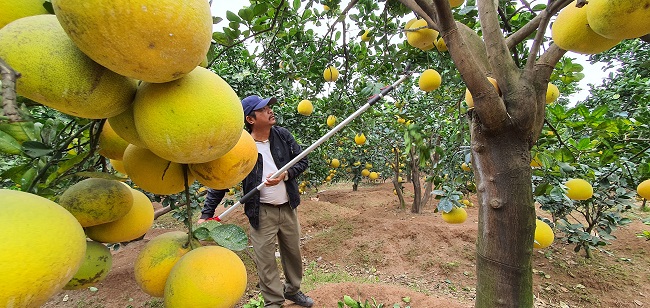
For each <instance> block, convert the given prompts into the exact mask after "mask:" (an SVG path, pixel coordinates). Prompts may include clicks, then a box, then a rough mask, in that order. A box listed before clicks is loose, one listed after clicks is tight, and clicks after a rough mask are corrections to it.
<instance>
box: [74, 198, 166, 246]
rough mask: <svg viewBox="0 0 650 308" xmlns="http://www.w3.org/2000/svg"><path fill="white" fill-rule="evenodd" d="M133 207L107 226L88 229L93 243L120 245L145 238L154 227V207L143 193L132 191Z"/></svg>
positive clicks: (106, 224)
mask: <svg viewBox="0 0 650 308" xmlns="http://www.w3.org/2000/svg"><path fill="white" fill-rule="evenodd" d="M130 190H131V193H132V194H133V206H132V207H131V210H130V211H129V212H128V213H126V215H124V217H122V218H120V219H118V220H116V221H113V222H109V223H105V224H101V225H97V226H92V227H88V228H86V235H87V236H88V238H90V239H92V240H93V241H97V242H102V243H120V242H128V241H132V240H135V239H137V238H139V237H141V236H143V235H144V234H145V233H147V231H148V230H149V228H151V225H153V215H154V214H153V205H152V204H151V200H149V197H147V195H145V194H144V193H143V192H141V191H138V190H135V189H132V188H131V189H130Z"/></svg>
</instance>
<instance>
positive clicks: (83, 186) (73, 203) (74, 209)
mask: <svg viewBox="0 0 650 308" xmlns="http://www.w3.org/2000/svg"><path fill="white" fill-rule="evenodd" d="M59 204H60V205H61V206H62V207H64V208H65V209H66V210H68V211H69V212H70V213H72V215H74V217H76V218H77V220H78V221H79V223H80V224H81V225H82V226H84V227H90V226H95V225H99V224H103V223H107V222H111V221H115V220H118V219H120V218H122V217H123V216H124V215H126V213H128V212H129V211H130V210H131V207H132V206H133V195H132V194H131V189H130V188H128V187H126V186H125V185H124V184H122V182H119V181H114V180H106V179H99V178H90V179H85V180H82V181H80V182H78V183H76V184H74V185H72V186H70V187H69V188H68V189H66V190H65V191H64V192H63V194H62V195H61V197H60V198H59Z"/></svg>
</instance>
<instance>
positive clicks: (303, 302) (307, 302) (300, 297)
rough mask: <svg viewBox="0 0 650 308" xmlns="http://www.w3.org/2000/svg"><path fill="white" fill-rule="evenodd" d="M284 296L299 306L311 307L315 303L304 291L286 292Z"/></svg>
mask: <svg viewBox="0 0 650 308" xmlns="http://www.w3.org/2000/svg"><path fill="white" fill-rule="evenodd" d="M284 298H285V299H288V300H290V301H292V302H294V303H296V304H297V305H298V306H303V307H311V306H313V305H314V300H313V299H311V297H309V296H307V295H305V293H302V291H298V293H296V294H287V293H284Z"/></svg>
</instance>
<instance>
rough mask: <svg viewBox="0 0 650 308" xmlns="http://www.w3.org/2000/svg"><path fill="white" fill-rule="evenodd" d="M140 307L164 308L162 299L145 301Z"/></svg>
mask: <svg viewBox="0 0 650 308" xmlns="http://www.w3.org/2000/svg"><path fill="white" fill-rule="evenodd" d="M142 307H146V308H163V307H165V302H164V301H163V300H162V299H159V298H153V299H150V300H148V301H146V302H145V303H144V304H143V305H142Z"/></svg>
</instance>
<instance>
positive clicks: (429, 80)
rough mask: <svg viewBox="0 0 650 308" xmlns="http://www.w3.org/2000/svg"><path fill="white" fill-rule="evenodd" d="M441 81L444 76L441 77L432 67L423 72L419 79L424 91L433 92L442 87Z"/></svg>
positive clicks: (421, 88)
mask: <svg viewBox="0 0 650 308" xmlns="http://www.w3.org/2000/svg"><path fill="white" fill-rule="evenodd" d="M441 83H442V77H440V74H439V73H438V71H436V70H434V69H431V68H430V69H427V70H425V71H424V72H422V75H420V79H419V80H418V84H419V86H420V90H422V91H424V92H431V91H433V90H435V89H437V88H438V87H440V84H441Z"/></svg>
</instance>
